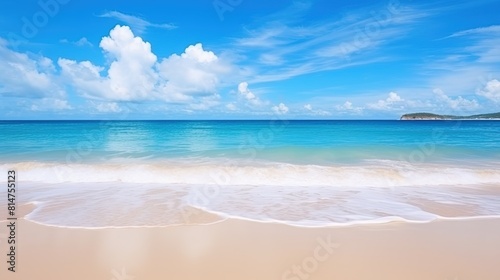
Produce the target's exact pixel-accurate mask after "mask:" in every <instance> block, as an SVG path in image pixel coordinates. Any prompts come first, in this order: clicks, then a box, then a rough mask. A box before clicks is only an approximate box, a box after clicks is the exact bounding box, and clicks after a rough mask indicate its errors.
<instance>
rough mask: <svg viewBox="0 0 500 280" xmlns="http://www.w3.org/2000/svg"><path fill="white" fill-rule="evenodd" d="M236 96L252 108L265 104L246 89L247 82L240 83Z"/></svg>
mask: <svg viewBox="0 0 500 280" xmlns="http://www.w3.org/2000/svg"><path fill="white" fill-rule="evenodd" d="M238 96H240V97H242V98H243V99H244V100H245V101H246V102H248V103H249V104H250V105H253V106H261V105H264V104H265V102H263V101H262V100H261V99H260V98H259V97H257V96H256V95H255V94H254V93H253V92H252V91H251V90H250V89H249V88H248V83H247V82H241V83H240V84H239V85H238Z"/></svg>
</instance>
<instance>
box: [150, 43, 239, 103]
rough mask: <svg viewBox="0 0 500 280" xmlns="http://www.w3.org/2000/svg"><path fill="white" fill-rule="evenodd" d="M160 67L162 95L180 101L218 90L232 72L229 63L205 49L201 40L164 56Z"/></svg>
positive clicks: (167, 98)
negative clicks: (175, 52)
mask: <svg viewBox="0 0 500 280" xmlns="http://www.w3.org/2000/svg"><path fill="white" fill-rule="evenodd" d="M157 68H158V71H159V72H158V74H159V76H160V77H161V78H162V82H161V84H160V88H159V91H161V93H162V95H163V97H164V98H165V99H166V100H173V101H180V102H183V101H184V102H185V101H189V100H191V99H192V97H191V95H202V96H204V95H211V94H215V93H216V92H217V87H218V85H219V84H220V83H221V82H222V81H221V80H222V78H223V77H224V76H225V75H228V74H230V72H231V66H230V65H229V64H228V63H226V62H224V61H222V60H221V59H219V58H218V57H217V56H216V55H215V54H214V53H213V52H211V51H206V50H204V49H203V45H202V44H196V45H192V46H189V47H188V48H186V50H185V52H184V53H182V54H181V55H177V54H173V55H171V56H170V57H168V58H166V59H163V60H162V62H161V63H159V65H158V67H157Z"/></svg>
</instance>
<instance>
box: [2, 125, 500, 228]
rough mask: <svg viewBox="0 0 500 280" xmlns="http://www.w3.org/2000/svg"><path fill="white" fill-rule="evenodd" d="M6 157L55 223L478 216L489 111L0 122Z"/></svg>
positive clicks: (496, 155)
mask: <svg viewBox="0 0 500 280" xmlns="http://www.w3.org/2000/svg"><path fill="white" fill-rule="evenodd" d="M10 169H15V170H16V172H17V173H18V177H19V180H21V183H20V184H21V186H24V192H21V193H22V195H20V197H21V199H22V202H24V203H35V204H36V205H37V210H36V211H35V212H33V213H32V214H30V216H29V218H30V219H32V220H34V221H37V222H41V223H46V224H52V225H59V226H84V227H106V226H137V225H171V224H183V223H186V222H190V223H191V222H194V223H203V222H207V221H204V220H203V219H202V218H201V217H206V216H207V215H206V214H207V213H210V214H211V217H212V216H214V215H215V216H217V217H219V218H220V219H225V218H230V217H233V218H242V219H251V220H256V221H272V222H283V223H289V224H294V225H300V226H311V225H313V226H318V225H319V226H322V225H332V224H333V225H335V224H350V223H361V222H381V221H389V220H404V221H430V220H433V219H436V218H454V217H455V218H456V217H461V218H466V217H476V216H490V215H500V199H499V197H500V196H499V195H500V171H499V170H500V121H284V120H273V121H0V172H3V173H4V174H6V172H7V170H10ZM3 177H6V176H3ZM2 180H3V181H5V180H6V178H3V179H2ZM3 193H5V190H1V191H0V195H1V194H3ZM1 203H3V202H2V201H0V204H1ZM56 205H57V206H58V207H62V208H63V209H64V211H62V212H61V211H58V212H56V213H54V211H52V212H50V213H51V214H50V215H48V213H49V212H48V211H49V210H50V209H53V208H54V207H56ZM1 206H2V205H0V207H1ZM441 208H442V209H445V208H446V209H447V210H446V211H444V212H442V213H441V212H439V211H436V210H435V209H441ZM106 209H107V210H106ZM110 209H122V210H120V211H125V212H129V211H136V213H144V215H143V216H142V215H139V216H137V218H136V219H125V218H120V216H119V215H117V214H116V213H114V212H113V211H111V212H110V213H114V214H109V215H108V216H106V215H102V213H106V211H110ZM429 209H433V210H432V211H431V210H429ZM450 209H452V211H451V213H456V215H452V216H453V217H448V216H449V215H450V214H449V213H450ZM464 209H467V211H465V210H464ZM105 210H106V211H105ZM152 211H156V212H155V213H156V214H155V215H151V212H152ZM445 212H446V213H448V214H446V215H448V216H446V215H445V214H444V213H445ZM68 213H69V214H70V215H69V214H68ZM99 213H101V214H99ZM186 213H187V214H186ZM193 213H195V214H193ZM200 213H202V214H200ZM68 215H69V216H68ZM68 217H71V218H68ZM75 217H76V218H75ZM152 217H153V218H152ZM192 219H194V220H192ZM187 220H189V221H187ZM216 220H217V219H216Z"/></svg>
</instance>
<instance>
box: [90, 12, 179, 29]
mask: <svg viewBox="0 0 500 280" xmlns="http://www.w3.org/2000/svg"><path fill="white" fill-rule="evenodd" d="M100 17H107V18H114V19H117V20H119V21H122V22H124V23H126V24H127V25H129V26H131V27H132V29H134V31H135V32H137V33H139V34H142V33H143V32H144V31H146V29H147V28H148V27H156V28H162V29H167V30H170V29H175V28H177V26H175V25H174V24H171V23H160V24H158V23H151V22H149V21H146V20H144V19H142V18H140V17H136V16H132V15H127V14H124V13H120V12H117V11H112V12H107V13H104V14H102V15H100Z"/></svg>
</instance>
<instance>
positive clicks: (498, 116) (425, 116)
mask: <svg viewBox="0 0 500 280" xmlns="http://www.w3.org/2000/svg"><path fill="white" fill-rule="evenodd" d="M401 120H500V112H499V113H491V114H480V115H471V116H453V115H438V114H432V113H413V114H404V115H402V116H401Z"/></svg>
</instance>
